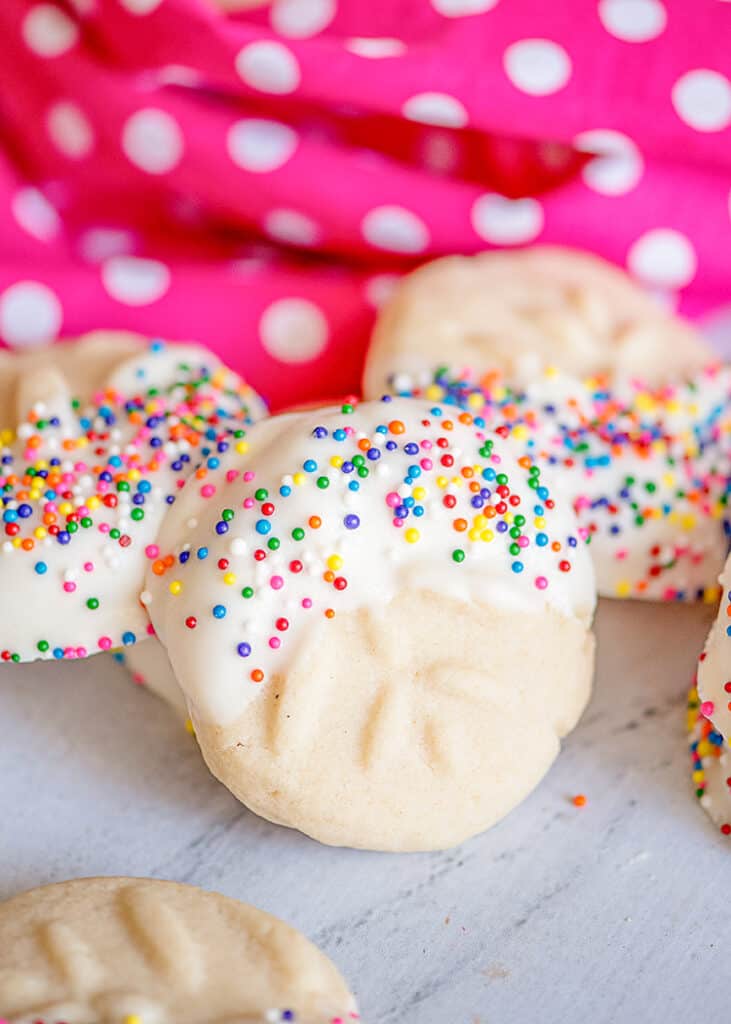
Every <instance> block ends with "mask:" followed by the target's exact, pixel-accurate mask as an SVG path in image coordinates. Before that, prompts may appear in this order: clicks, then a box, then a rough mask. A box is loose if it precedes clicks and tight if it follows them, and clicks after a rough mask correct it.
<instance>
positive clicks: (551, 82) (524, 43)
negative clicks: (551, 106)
mask: <svg viewBox="0 0 731 1024" xmlns="http://www.w3.org/2000/svg"><path fill="white" fill-rule="evenodd" d="M503 65H504V67H505V73H506V75H507V76H508V78H509V79H510V81H511V82H512V83H513V85H514V86H515V87H516V89H520V90H521V91H522V92H527V93H529V94H530V95H531V96H548V95H549V93H552V92H558V90H559V89H562V88H563V87H564V86H565V85H566V83H567V82H568V80H569V78H570V77H571V60H570V59H569V55H568V54H567V53H566V51H565V50H564V48H563V47H562V46H559V45H558V43H554V42H552V41H551V40H550V39H522V40H521V41H520V42H518V43H513V44H512V45H511V46H509V47H508V48H507V50H506V51H505V53H504V55H503Z"/></svg>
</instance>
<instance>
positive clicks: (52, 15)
mask: <svg viewBox="0 0 731 1024" xmlns="http://www.w3.org/2000/svg"><path fill="white" fill-rule="evenodd" d="M21 31H22V34H23V39H24V41H25V44H26V46H27V47H28V49H30V50H32V51H33V53H37V54H38V56H39V57H60V56H61V54H62V53H66V51H67V50H70V49H71V47H72V46H73V45H74V43H75V42H76V40H77V39H78V38H79V29H78V27H77V25H76V22H75V21H72V19H71V18H69V16H68V14H64V12H63V11H62V10H61V9H60V7H53V6H52V5H51V4H37V5H36V6H35V7H32V8H31V9H30V10H29V11H28V13H27V14H26V16H25V18H24V19H23V26H22V29H21Z"/></svg>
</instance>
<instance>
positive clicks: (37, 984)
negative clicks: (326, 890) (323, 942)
mask: <svg viewBox="0 0 731 1024" xmlns="http://www.w3.org/2000/svg"><path fill="white" fill-rule="evenodd" d="M0 1016H2V1017H3V1018H4V1019H5V1020H6V1021H8V1022H9V1024H60V1022H62V1021H63V1022H64V1024H201V1022H202V1021H206V1022H208V1021H210V1022H213V1021H216V1022H219V1021H220V1022H222V1024H223V1022H231V1024H233V1022H236V1024H278V1022H284V1021H291V1022H293V1024H350V1022H352V1021H354V1020H356V1019H357V1018H358V1014H357V1011H356V1006H355V1001H354V999H353V997H352V996H351V994H350V993H349V991H348V989H347V987H346V985H345V982H344V981H343V979H342V978H341V977H340V975H339V974H338V972H337V970H336V969H335V967H334V966H333V964H332V963H331V962H330V961H329V960H328V959H327V957H326V956H325V955H324V954H323V953H321V952H320V951H319V950H318V949H317V948H316V947H315V946H313V945H312V943H310V942H308V941H307V939H305V938H304V936H302V935H301V934H300V933H299V932H297V931H295V930H294V929H293V928H290V927H289V926H288V925H286V924H284V923H283V922H282V921H279V920H277V918H275V917H271V916H270V915H269V914H265V913H264V912H263V911H261V910H257V909H256V908H254V907H250V906H248V905H247V904H245V903H239V901H238V900H233V899H228V898H226V897H225V896H220V895H219V894H218V893H212V892H204V891H203V890H202V889H196V888H194V887H193V886H190V885H177V884H176V883H174V882H160V881H152V880H151V879H141V878H82V879H77V880H76V881H72V882H61V883H60V884H58V885H49V886H46V887H44V888H41V889H32V890H31V891H30V892H26V893H23V894H22V895H20V896H16V897H15V898H14V899H11V900H8V901H7V902H6V903H0Z"/></svg>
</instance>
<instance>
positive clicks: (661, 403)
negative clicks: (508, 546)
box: [400, 366, 731, 601]
mask: <svg viewBox="0 0 731 1024" xmlns="http://www.w3.org/2000/svg"><path fill="white" fill-rule="evenodd" d="M400 376H401V380H400V383H401V385H402V386H403V388H404V390H403V391H402V392H401V394H402V395H408V396H411V397H414V396H417V397H427V398H429V399H430V400H432V401H439V402H444V403H447V404H449V405H452V406H457V407H459V408H461V409H467V410H469V411H470V412H471V413H472V414H473V415H475V416H479V417H480V418H481V419H482V420H483V421H484V422H485V423H486V424H487V426H489V427H490V428H491V429H493V430H494V429H497V430H509V432H510V436H511V438H512V440H513V442H514V443H515V444H517V446H518V448H519V451H520V452H522V453H525V454H527V455H529V456H530V457H531V458H532V459H534V460H535V461H536V462H537V463H538V464H539V465H541V466H543V467H544V468H545V469H546V471H547V472H549V473H550V474H551V476H552V478H553V481H554V485H555V487H556V488H557V490H558V491H560V493H562V494H563V495H564V496H565V498H566V499H567V500H568V501H570V502H571V503H572V504H573V506H574V509H575V511H576V514H577V518H578V521H579V525H580V527H581V529H582V530H583V531H585V533H586V535H587V536H588V537H589V539H590V548H589V550H590V552H591V555H592V558H593V561H594V567H595V570H596V575H597V586H598V590H599V593H600V594H602V595H603V596H606V597H636V598H646V599H650V600H664V601H682V600H694V599H704V600H707V601H712V600H714V599H715V598H716V596H717V593H718V587H717V582H716V581H717V577H718V572H719V569H720V567H721V565H722V564H723V560H724V558H725V556H726V552H727V550H728V521H729V509H728V493H729V477H730V476H731V446H730V444H729V436H730V435H731V368H728V367H718V366H715V367H707V368H706V369H705V370H703V371H702V372H701V373H699V374H697V375H696V376H695V377H694V378H692V379H691V380H690V381H688V382H686V383H684V384H682V385H676V386H673V387H670V386H668V385H666V386H663V387H657V388H649V387H647V386H646V385H644V384H642V383H640V382H638V381H625V382H623V383H620V382H615V384H614V385H613V386H610V385H609V384H608V382H607V381H605V380H602V379H600V378H585V379H583V380H580V379H578V378H576V377H574V376H572V375H570V374H566V373H562V372H561V371H559V370H555V369H548V370H544V371H542V372H541V373H540V374H537V375H536V377H535V378H534V379H533V380H532V381H531V383H530V384H529V385H526V387H525V388H522V389H521V388H511V387H509V386H507V385H506V383H505V381H504V379H503V377H502V376H501V375H499V374H497V373H492V374H485V375H483V376H482V377H481V378H479V379H475V378H474V376H473V375H470V374H469V373H467V372H465V373H463V374H458V375H455V374H452V373H450V372H448V371H447V370H437V371H436V373H435V374H433V376H432V378H431V380H430V382H429V383H428V384H427V385H426V386H425V387H424V388H421V389H419V388H415V389H414V388H411V387H410V386H409V385H410V382H409V379H408V378H407V377H406V375H403V374H402V375H400Z"/></svg>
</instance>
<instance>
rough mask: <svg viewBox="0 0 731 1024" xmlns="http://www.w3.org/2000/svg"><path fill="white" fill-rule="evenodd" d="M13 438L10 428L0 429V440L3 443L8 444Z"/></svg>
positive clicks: (13, 434)
mask: <svg viewBox="0 0 731 1024" xmlns="http://www.w3.org/2000/svg"><path fill="white" fill-rule="evenodd" d="M14 440H15V433H14V431H12V430H7V429H6V430H0V441H2V443H3V444H10V443H11V442H12V441H14Z"/></svg>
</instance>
